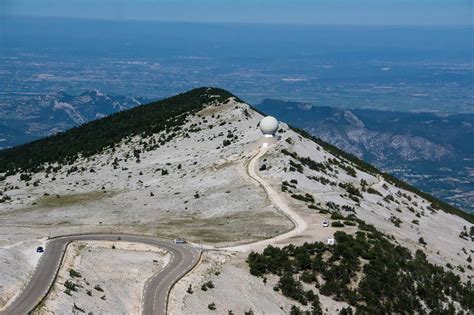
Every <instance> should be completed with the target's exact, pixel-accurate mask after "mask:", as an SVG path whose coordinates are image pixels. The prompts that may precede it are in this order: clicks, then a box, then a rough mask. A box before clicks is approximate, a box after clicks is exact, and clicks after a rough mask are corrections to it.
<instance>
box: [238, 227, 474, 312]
mask: <svg viewBox="0 0 474 315" xmlns="http://www.w3.org/2000/svg"><path fill="white" fill-rule="evenodd" d="M358 223H359V227H360V228H361V229H362V230H363V231H358V232H357V233H356V235H355V236H352V235H349V234H346V233H344V232H336V233H335V234H334V237H335V239H336V244H335V245H333V246H327V245H325V244H323V243H321V242H314V243H305V244H303V245H302V246H295V245H288V246H286V247H283V248H276V247H273V246H268V247H267V248H265V249H264V251H263V252H262V253H261V254H259V253H255V252H251V253H250V254H249V256H248V259H247V263H248V265H249V267H250V273H251V274H252V275H254V276H258V277H260V276H264V275H266V274H268V273H272V274H275V275H277V276H279V277H280V282H279V284H278V288H277V289H279V291H281V292H282V293H283V294H284V295H286V296H288V297H290V298H292V299H294V300H296V301H299V302H300V303H301V304H303V305H305V304H304V303H303V302H304V301H306V302H307V300H308V299H307V292H305V291H304V290H303V289H302V285H301V283H300V280H302V279H305V282H309V283H314V285H316V286H317V287H318V288H319V290H320V293H321V294H323V295H327V296H331V297H332V298H333V299H336V300H341V301H345V302H347V303H349V304H350V305H351V306H352V307H354V308H355V309H356V313H357V314H393V313H400V314H413V313H420V314H426V313H427V312H426V311H427V310H426V309H425V307H426V308H427V309H428V312H431V313H433V314H455V312H454V301H455V302H457V303H459V305H461V307H462V308H463V309H464V310H465V311H466V312H469V310H472V309H473V307H474V291H473V287H472V284H471V282H470V281H468V282H467V283H466V284H464V283H463V282H462V281H461V279H460V278H459V276H457V275H455V274H454V273H452V272H451V271H446V270H444V269H443V268H442V267H439V266H436V265H433V264H431V263H430V262H429V261H428V260H427V259H426V255H425V254H424V253H423V251H421V250H418V251H416V253H415V254H414V255H412V254H411V252H410V251H409V250H408V249H406V248H404V247H402V246H400V245H397V244H393V243H391V242H390V241H389V240H388V239H387V237H386V236H385V235H383V234H382V233H380V232H378V231H377V230H376V229H375V228H374V227H373V226H371V225H367V224H365V223H364V222H363V221H360V222H358ZM363 261H364V263H363ZM305 274H306V275H305ZM307 274H311V276H307ZM298 275H299V279H300V280H297V276H298ZM318 277H319V278H320V279H322V282H321V283H319V282H318V280H317V279H318ZM283 291H284V292H283ZM347 311H348V310H346V312H347ZM345 314H347V313H345Z"/></svg>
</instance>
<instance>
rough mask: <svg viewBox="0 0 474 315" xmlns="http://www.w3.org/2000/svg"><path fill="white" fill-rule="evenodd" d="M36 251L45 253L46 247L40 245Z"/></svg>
mask: <svg viewBox="0 0 474 315" xmlns="http://www.w3.org/2000/svg"><path fill="white" fill-rule="evenodd" d="M36 252H37V253H44V248H43V246H38V247H37V248H36Z"/></svg>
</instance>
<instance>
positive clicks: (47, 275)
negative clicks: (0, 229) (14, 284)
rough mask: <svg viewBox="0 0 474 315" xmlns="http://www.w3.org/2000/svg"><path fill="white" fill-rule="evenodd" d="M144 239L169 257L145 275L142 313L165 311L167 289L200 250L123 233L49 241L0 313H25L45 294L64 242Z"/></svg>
mask: <svg viewBox="0 0 474 315" xmlns="http://www.w3.org/2000/svg"><path fill="white" fill-rule="evenodd" d="M119 237H120V238H121V240H122V241H127V242H134V243H143V244H148V245H153V246H157V247H160V248H164V249H166V250H167V251H168V252H169V253H170V255H171V260H170V262H169V263H168V264H167V265H166V266H165V268H164V269H163V270H161V271H160V272H158V273H157V274H155V275H154V276H153V277H151V278H150V279H148V281H147V282H146V284H145V288H144V291H143V300H142V310H143V314H163V315H164V314H166V307H167V300H168V292H169V290H170V289H171V286H172V285H173V284H174V283H175V282H176V280H177V279H179V278H180V277H182V276H183V275H185V274H186V273H187V272H188V271H189V270H191V269H192V268H193V267H194V266H195V265H196V263H197V262H198V260H199V256H200V253H199V250H197V249H196V248H194V247H192V246H190V245H188V244H174V243H172V241H170V240H161V239H157V238H154V237H150V236H140V235H122V234H83V235H71V236H63V237H59V238H54V239H51V240H50V241H48V243H47V244H46V247H45V252H44V253H43V254H42V255H43V256H42V257H41V259H40V261H39V262H38V265H37V268H36V270H35V272H34V274H33V276H32V278H31V279H30V281H29V282H28V284H27V285H26V287H25V288H24V289H23V291H22V292H21V293H20V295H19V296H17V298H16V299H15V300H14V301H13V302H12V303H11V304H10V305H9V306H8V307H7V308H6V309H5V310H3V311H2V312H0V314H2V315H7V314H8V315H10V314H12V315H13V314H15V315H18V314H27V313H29V312H30V311H32V310H33V309H34V308H35V306H36V305H37V304H38V303H39V302H40V301H41V299H42V298H43V297H44V296H46V294H47V293H48V291H49V289H50V287H51V286H52V284H53V282H54V279H55V277H56V273H57V272H58V269H59V267H60V264H61V261H62V257H63V255H64V252H65V250H66V247H67V245H68V244H69V243H70V242H72V241H84V240H85V241H91V240H109V241H119V240H118V238H119Z"/></svg>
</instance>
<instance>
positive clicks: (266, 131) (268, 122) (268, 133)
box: [259, 116, 278, 138]
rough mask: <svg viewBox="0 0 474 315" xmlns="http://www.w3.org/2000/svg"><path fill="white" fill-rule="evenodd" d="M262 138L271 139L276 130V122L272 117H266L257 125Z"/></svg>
mask: <svg viewBox="0 0 474 315" xmlns="http://www.w3.org/2000/svg"><path fill="white" fill-rule="evenodd" d="M259 127H260V130H261V131H262V133H263V136H264V137H269V138H270V137H273V135H274V134H275V133H276V132H277V130H278V120H276V118H275V117H273V116H266V117H264V118H263V119H262V120H260V123H259Z"/></svg>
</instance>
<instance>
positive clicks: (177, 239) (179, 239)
mask: <svg viewBox="0 0 474 315" xmlns="http://www.w3.org/2000/svg"><path fill="white" fill-rule="evenodd" d="M173 243H175V244H186V240H185V239H182V238H175V239H174V240H173Z"/></svg>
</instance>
